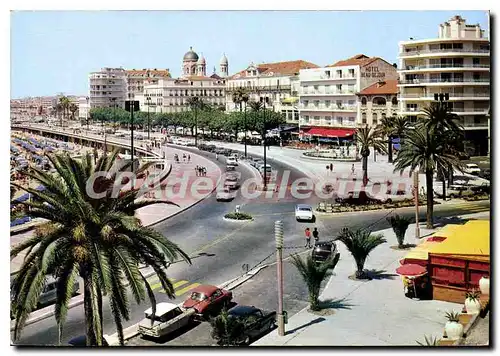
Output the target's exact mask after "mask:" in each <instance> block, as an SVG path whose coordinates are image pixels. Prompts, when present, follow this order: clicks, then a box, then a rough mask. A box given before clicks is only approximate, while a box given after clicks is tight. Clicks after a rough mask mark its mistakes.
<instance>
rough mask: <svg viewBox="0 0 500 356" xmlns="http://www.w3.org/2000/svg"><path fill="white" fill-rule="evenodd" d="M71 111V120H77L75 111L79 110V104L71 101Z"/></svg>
mask: <svg viewBox="0 0 500 356" xmlns="http://www.w3.org/2000/svg"><path fill="white" fill-rule="evenodd" d="M69 111H70V112H71V120H75V113H76V112H77V111H78V106H77V105H76V104H75V103H71V104H70V105H69Z"/></svg>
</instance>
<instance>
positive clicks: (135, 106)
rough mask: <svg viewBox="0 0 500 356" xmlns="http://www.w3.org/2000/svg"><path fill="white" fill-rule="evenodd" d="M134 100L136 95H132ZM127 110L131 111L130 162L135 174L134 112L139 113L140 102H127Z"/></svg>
mask: <svg viewBox="0 0 500 356" xmlns="http://www.w3.org/2000/svg"><path fill="white" fill-rule="evenodd" d="M131 98H132V99H133V98H134V94H132V95H131ZM125 110H127V111H130V161H131V162H132V164H131V167H130V170H131V171H132V173H133V172H134V111H139V101H137V100H127V101H125Z"/></svg>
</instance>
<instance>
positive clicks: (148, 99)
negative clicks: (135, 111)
mask: <svg viewBox="0 0 500 356" xmlns="http://www.w3.org/2000/svg"><path fill="white" fill-rule="evenodd" d="M146 102H147V105H148V140H149V139H150V135H151V134H150V131H151V125H150V122H149V107H150V106H151V97H150V96H147V97H146Z"/></svg>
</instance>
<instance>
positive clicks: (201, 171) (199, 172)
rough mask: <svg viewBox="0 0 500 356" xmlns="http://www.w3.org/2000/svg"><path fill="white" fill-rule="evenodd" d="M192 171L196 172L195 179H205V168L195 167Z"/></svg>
mask: <svg viewBox="0 0 500 356" xmlns="http://www.w3.org/2000/svg"><path fill="white" fill-rule="evenodd" d="M194 169H195V171H196V176H197V177H205V176H206V175H207V167H202V166H198V165H196V167H195V168H194Z"/></svg>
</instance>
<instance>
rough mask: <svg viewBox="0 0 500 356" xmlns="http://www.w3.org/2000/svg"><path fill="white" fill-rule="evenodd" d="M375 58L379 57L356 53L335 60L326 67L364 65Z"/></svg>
mask: <svg viewBox="0 0 500 356" xmlns="http://www.w3.org/2000/svg"><path fill="white" fill-rule="evenodd" d="M377 59H379V57H368V56H366V55H364V54H357V55H355V56H354V57H351V58H348V59H345V60H342V61H338V62H335V63H333V64H330V65H328V66H327V67H345V66H366V65H368V64H370V63H371V62H373V61H375V60H377Z"/></svg>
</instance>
